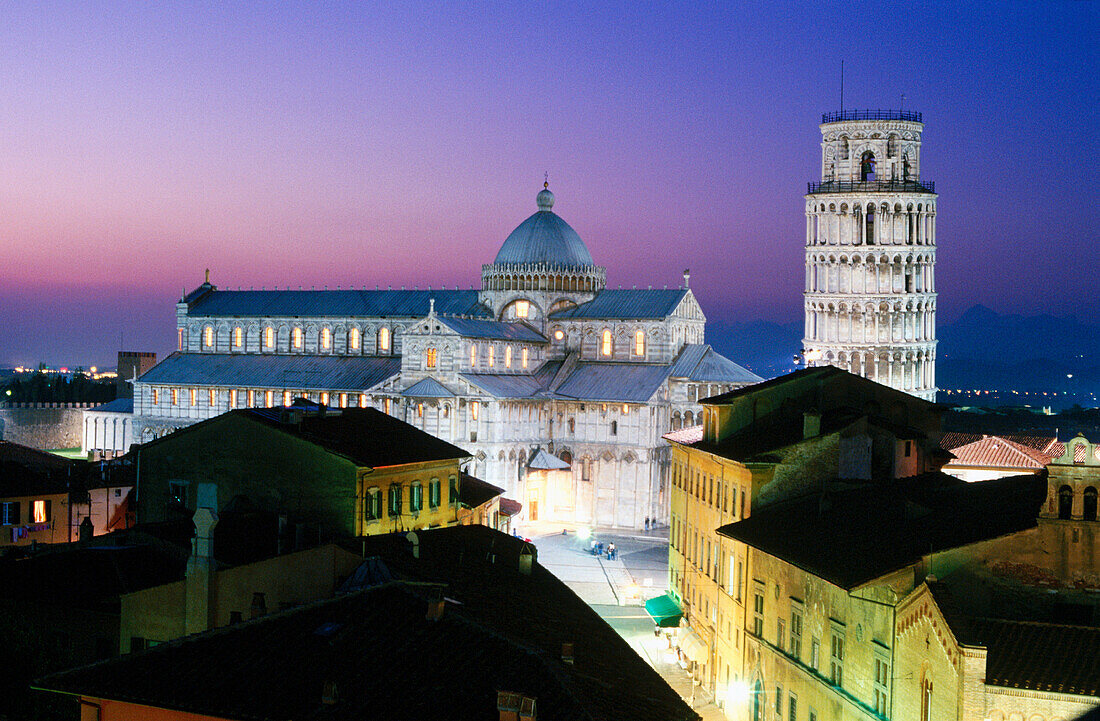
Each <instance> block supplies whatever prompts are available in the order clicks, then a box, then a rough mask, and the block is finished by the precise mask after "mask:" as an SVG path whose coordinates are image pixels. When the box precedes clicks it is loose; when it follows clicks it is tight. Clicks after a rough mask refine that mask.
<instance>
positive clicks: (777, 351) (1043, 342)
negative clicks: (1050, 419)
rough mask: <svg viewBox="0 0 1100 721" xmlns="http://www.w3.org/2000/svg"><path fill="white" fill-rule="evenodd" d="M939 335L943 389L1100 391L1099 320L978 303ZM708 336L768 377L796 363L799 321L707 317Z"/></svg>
mask: <svg viewBox="0 0 1100 721" xmlns="http://www.w3.org/2000/svg"><path fill="white" fill-rule="evenodd" d="M937 335H938V337H939V340H940V343H939V347H938V360H937V363H936V374H937V377H938V385H939V386H940V387H941V388H983V389H993V390H996V389H1019V390H1040V391H1043V390H1059V391H1062V390H1067V389H1072V390H1078V391H1082V390H1084V391H1094V392H1095V391H1100V325H1094V324H1090V323H1087V322H1084V321H1082V320H1080V319H1078V318H1077V317H1076V316H1073V315H1070V316H1065V317H1061V318H1059V317H1055V316H1051V315H1038V316H1021V315H1000V314H998V313H996V312H994V311H992V310H990V309H989V308H986V307H985V306H983V305H976V306H973V307H972V308H970V309H968V310H967V311H966V312H965V313H963V314H962V315H961V316H960V317H959V319H958V320H956V321H955V322H954V323H941V324H940V325H939V327H938V328H937ZM707 339H708V341H709V342H710V343H711V344H712V345H713V346H714V347H715V349H716V350H718V351H719V352H720V353H722V354H723V355H725V356H727V357H729V358H730V359H731V360H734V361H736V362H737V363H740V364H741V365H743V366H745V367H746V368H749V369H750V370H752V371H753V372H754V373H757V374H759V375H761V376H764V377H765V378H770V377H773V376H776V375H780V374H782V373H787V372H789V371H791V370H794V369H795V367H796V366H795V365H794V364H793V363H792V357H793V356H794V354H795V353H797V352H798V351H799V350H800V349H801V348H802V322H801V321H798V322H795V323H785V324H780V323H773V322H770V321H753V322H715V323H708V324H707ZM1068 375H1072V376H1073V377H1072V378H1067V376H1068Z"/></svg>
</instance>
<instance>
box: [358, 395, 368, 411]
mask: <svg viewBox="0 0 1100 721" xmlns="http://www.w3.org/2000/svg"><path fill="white" fill-rule="evenodd" d="M359 407H360V408H366V407H367V394H366V393H360V394H359Z"/></svg>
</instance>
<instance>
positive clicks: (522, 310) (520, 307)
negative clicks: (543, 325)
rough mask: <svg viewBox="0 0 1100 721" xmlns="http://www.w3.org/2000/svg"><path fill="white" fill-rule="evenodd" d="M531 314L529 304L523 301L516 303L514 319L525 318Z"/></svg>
mask: <svg viewBox="0 0 1100 721" xmlns="http://www.w3.org/2000/svg"><path fill="white" fill-rule="evenodd" d="M530 312H531V304H530V303H529V302H527V301H525V300H517V301H516V317H517V318H526V317H527V316H528V314H529V313H530Z"/></svg>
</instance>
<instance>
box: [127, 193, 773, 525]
mask: <svg viewBox="0 0 1100 721" xmlns="http://www.w3.org/2000/svg"><path fill="white" fill-rule="evenodd" d="M553 204H554V195H553V194H552V193H551V192H550V191H549V190H548V189H546V188H545V187H544V189H543V190H542V191H541V192H539V193H538V196H537V207H538V210H537V211H536V212H535V213H534V214H533V215H531V216H530V217H529V218H527V219H526V220H525V221H524V222H523V223H521V224H520V225H519V226H518V227H517V228H516V229H515V230H514V231H513V232H512V233H511V234H510V235H509V236H508V238H507V239H506V240H505V242H504V244H503V245H502V246H501V248H500V251H499V252H498V253H497V255H496V258H495V259H494V261H493V262H492V263H489V264H486V265H484V266H483V267H482V283H481V289H480V290H458V289H454V290H448V289H439V290H433V289H428V290H350V289H349V290H309V291H302V290H297V291H295V290H259V291H256V290H248V291H245V290H236V291H234V290H220V289H218V288H217V287H216V286H214V285H212V284H211V283H210V280H209V277H207V280H206V282H205V283H203V284H202V285H201V286H199V287H198V288H197V289H195V290H194V291H192V292H190V293H188V294H186V295H185V296H184V297H183V298H181V300H180V302H179V303H178V305H177V331H178V344H179V345H178V351H177V352H176V353H173V354H172V355H170V356H169V357H168V358H166V359H165V360H164V361H163V362H161V363H160V364H158V365H157V366H156V367H154V368H153V369H152V370H150V371H148V372H146V373H145V374H144V375H142V376H141V377H140V378H138V379H137V380H136V381H135V384H134V385H135V388H134V408H133V414H134V418H133V421H134V423H133V427H134V429H135V430H134V432H135V434H136V435H137V436H138V437H137V438H136V439H135V440H138V441H147V440H150V439H151V438H154V437H157V436H159V435H162V434H164V433H166V432H170V431H172V430H175V429H177V428H180V427H183V426H186V425H189V424H191V423H194V422H196V421H199V420H202V419H205V418H209V417H211V416H214V415H217V414H219V413H224V412H226V411H228V410H231V409H233V408H245V407H274V406H281V405H289V404H290V403H292V402H293V400H294V399H297V398H307V399H309V400H311V401H313V402H316V403H320V404H322V405H325V406H328V407H330V408H333V409H339V408H346V407H373V408H378V409H380V410H383V411H384V412H386V413H388V414H390V415H393V416H396V417H398V418H401V419H403V420H405V421H406V422H408V423H411V424H413V425H415V426H417V427H418V428H422V429H424V430H426V431H428V432H429V433H432V434H433V435H435V436H437V437H439V438H442V439H443V440H446V441H448V442H450V443H453V444H455V445H458V446H460V447H462V448H465V449H467V450H468V451H469V452H470V455H471V456H472V457H473V460H472V461H471V463H470V467H469V469H468V470H469V472H470V473H471V474H472V475H475V476H477V477H480V478H483V479H484V480H487V481H489V482H490V483H494V484H496V485H498V486H500V487H502V488H504V489H505V494H506V495H507V496H508V497H510V498H512V499H514V500H517V501H519V502H520V503H522V504H523V511H522V514H523V516H522V517H523V519H524V520H526V521H528V522H543V521H550V522H567V523H579V524H592V525H599V526H614V527H624V528H641V527H643V525H644V524H645V520H646V519H649V520H650V521H654V522H667V515H668V505H669V504H668V485H667V481H668V466H669V449H668V447H667V444H666V443H665V442H664V441H663V440H662V438H661V436H662V435H663V434H665V433H667V432H668V431H669V430H672V429H677V428H680V427H682V426H685V425H686V426H690V425H693V424H694V423H695V422H696V420H697V419H698V418H699V415H698V414H699V411H700V408H701V406H700V405H699V403H698V401H699V400H700V399H702V398H705V397H707V396H711V395H715V394H717V393H722V392H726V391H728V390H731V389H734V388H738V387H741V386H744V385H748V384H751V383H755V382H758V381H760V380H761V379H760V378H759V377H758V376H756V375H754V374H753V373H751V372H749V371H747V370H746V369H744V368H742V367H741V366H739V365H737V364H735V363H733V362H732V361H730V360H728V359H727V358H725V357H723V356H721V355H720V354H718V353H717V352H715V351H714V350H713V349H712V348H711V347H710V346H709V345H707V344H706V343H705V342H704V324H705V321H706V318H705V316H704V315H703V311H702V309H701V308H700V307H699V304H698V302H697V301H696V299H695V296H694V295H693V294H692V292H691V290H690V288H689V286H688V280H689V277H688V274H687V273H686V272H685V274H684V284H683V287H681V288H675V289H667V288H666V289H652V288H650V289H644V290H642V289H631V290H623V289H619V290H614V289H608V288H606V272H605V269H604V268H603V267H601V266H597V265H596V264H595V263H594V262H593V260H592V257H591V255H590V254H589V252H588V249H587V247H586V246H585V244H584V242H583V241H582V240H581V238H580V236H579V235H578V234H577V233H576V231H574V230H573V228H571V227H570V226H569V224H568V223H566V222H565V221H564V220H563V219H562V218H561V217H560V216H559V215H557V214H556V213H554V212H553V210H552V208H553Z"/></svg>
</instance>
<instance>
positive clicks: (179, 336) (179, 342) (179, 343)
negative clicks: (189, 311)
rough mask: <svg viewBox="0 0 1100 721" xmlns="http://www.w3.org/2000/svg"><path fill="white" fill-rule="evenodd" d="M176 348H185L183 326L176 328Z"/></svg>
mask: <svg viewBox="0 0 1100 721" xmlns="http://www.w3.org/2000/svg"><path fill="white" fill-rule="evenodd" d="M176 336H177V338H176V345H177V347H176V350H183V328H176Z"/></svg>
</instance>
